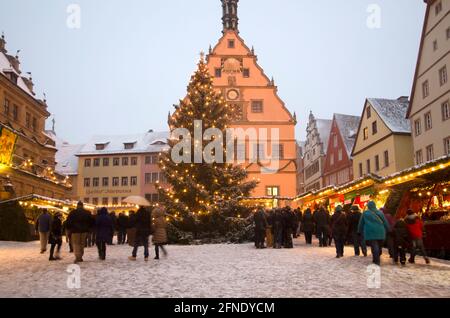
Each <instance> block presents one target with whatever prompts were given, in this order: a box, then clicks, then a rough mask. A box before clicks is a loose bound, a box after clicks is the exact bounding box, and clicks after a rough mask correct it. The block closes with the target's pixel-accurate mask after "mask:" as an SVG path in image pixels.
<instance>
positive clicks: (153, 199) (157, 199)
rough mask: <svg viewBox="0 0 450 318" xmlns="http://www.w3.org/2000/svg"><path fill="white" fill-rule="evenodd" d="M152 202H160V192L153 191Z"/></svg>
mask: <svg viewBox="0 0 450 318" xmlns="http://www.w3.org/2000/svg"><path fill="white" fill-rule="evenodd" d="M151 202H159V194H158V193H152V200H151Z"/></svg>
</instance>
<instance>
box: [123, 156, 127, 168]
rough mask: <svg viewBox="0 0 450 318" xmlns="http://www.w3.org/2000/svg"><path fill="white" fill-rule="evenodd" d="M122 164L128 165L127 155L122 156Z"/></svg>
mask: <svg viewBox="0 0 450 318" xmlns="http://www.w3.org/2000/svg"><path fill="white" fill-rule="evenodd" d="M122 166H128V157H123V158H122Z"/></svg>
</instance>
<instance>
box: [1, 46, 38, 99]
mask: <svg viewBox="0 0 450 318" xmlns="http://www.w3.org/2000/svg"><path fill="white" fill-rule="evenodd" d="M12 58H14V57H13V56H11V55H8V54H7V53H6V52H3V51H1V50H0V73H1V74H3V75H5V76H8V75H7V74H8V73H10V72H13V73H14V74H16V76H17V86H19V87H20V88H21V89H22V90H24V91H25V92H26V93H27V94H28V95H30V96H31V97H33V98H34V93H33V92H32V91H31V90H30V89H29V88H28V86H27V85H26V84H25V80H24V79H23V78H22V76H21V75H20V73H19V72H18V71H17V70H16V69H15V68H14V67H13V66H12V65H11V62H10V59H12Z"/></svg>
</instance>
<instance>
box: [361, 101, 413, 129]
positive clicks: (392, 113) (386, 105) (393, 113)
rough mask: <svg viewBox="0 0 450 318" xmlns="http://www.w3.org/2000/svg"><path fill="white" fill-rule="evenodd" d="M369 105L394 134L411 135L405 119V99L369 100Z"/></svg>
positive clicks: (407, 105) (406, 104)
mask: <svg viewBox="0 0 450 318" xmlns="http://www.w3.org/2000/svg"><path fill="white" fill-rule="evenodd" d="M368 101H369V103H370V104H371V105H372V107H373V108H374V109H375V111H376V112H377V113H378V115H379V116H380V117H381V119H382V120H383V121H384V123H385V124H386V125H387V126H388V128H389V129H390V130H391V131H392V132H394V133H411V124H410V121H409V120H408V119H406V112H407V111H408V107H409V101H408V100H407V99H406V98H399V99H383V98H369V99H368Z"/></svg>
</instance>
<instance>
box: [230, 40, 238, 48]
mask: <svg viewBox="0 0 450 318" xmlns="http://www.w3.org/2000/svg"><path fill="white" fill-rule="evenodd" d="M235 46H236V43H235V41H234V40H228V48H229V49H234V48H235Z"/></svg>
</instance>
